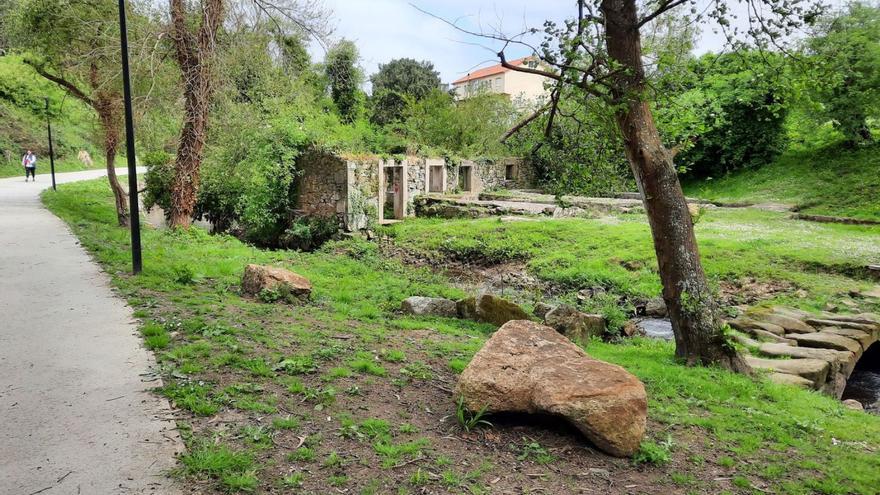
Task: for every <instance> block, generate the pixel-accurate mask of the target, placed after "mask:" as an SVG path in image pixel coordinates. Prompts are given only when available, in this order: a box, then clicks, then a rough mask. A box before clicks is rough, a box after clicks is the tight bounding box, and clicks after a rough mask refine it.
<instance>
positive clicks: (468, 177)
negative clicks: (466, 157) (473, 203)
mask: <svg viewBox="0 0 880 495" xmlns="http://www.w3.org/2000/svg"><path fill="white" fill-rule="evenodd" d="M472 169H473V167H471V166H470V165H462V166H461V167H458V189H459V190H461V191H464V192H467V191H471V190H473V174H472V173H471V172H472Z"/></svg>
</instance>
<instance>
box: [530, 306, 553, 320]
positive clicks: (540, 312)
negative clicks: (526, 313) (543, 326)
mask: <svg viewBox="0 0 880 495" xmlns="http://www.w3.org/2000/svg"><path fill="white" fill-rule="evenodd" d="M555 308H556V306H553V305H550V304H547V303H542V302H540V303H538V304H536V305H535V310H534V311H532V313H534V315H535V316H537V317H538V318H541V319H542V320H543V319H544V317H545V316H547V313H549V312H551V311H553V310H554V309H555Z"/></svg>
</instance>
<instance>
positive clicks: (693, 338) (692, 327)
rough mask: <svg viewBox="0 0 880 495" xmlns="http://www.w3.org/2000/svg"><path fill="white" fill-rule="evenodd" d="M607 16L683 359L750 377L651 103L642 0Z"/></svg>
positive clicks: (624, 114) (614, 0) (611, 5)
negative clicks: (725, 324)
mask: <svg viewBox="0 0 880 495" xmlns="http://www.w3.org/2000/svg"><path fill="white" fill-rule="evenodd" d="M601 11H602V13H603V15H604V16H605V19H606V30H607V32H606V37H605V39H606V47H607V50H608V55H609V57H610V58H611V60H613V61H614V62H615V63H617V64H620V66H621V67H624V68H626V69H627V71H625V72H621V73H620V74H619V75H618V76H617V77H615V78H614V81H613V87H614V89H613V91H612V93H613V96H614V98H615V100H616V101H615V103H617V113H616V120H617V125H618V127H619V129H620V132H621V133H622V135H623V140H624V146H625V149H626V156H627V158H628V160H629V163H630V166H631V168H632V171H633V174H634V175H635V178H636V183H637V184H638V187H639V190H640V192H641V193H642V197H643V201H644V205H645V211H646V213H647V216H648V223H649V224H650V226H651V234H652V236H653V238H654V250H655V251H656V253H657V264H658V266H659V269H660V281H661V283H662V284H663V299H664V300H665V302H666V306H667V308H668V310H669V316H670V319H671V320H672V330H673V332H674V334H675V354H676V357H678V358H680V359H682V360H683V361H685V362H686V363H688V364H691V365H693V364H704V365H710V364H718V365H720V366H723V367H726V368H729V369H733V370H737V371H748V370H749V368H748V366H747V365H746V364H745V362H744V361H743V360H742V358H741V357H739V356H738V355H737V353H736V351H735V349H734V348H733V346H732V345H730V344H729V343H728V341H727V338H726V336H725V335H724V333H723V331H722V325H721V320H720V317H719V314H718V307H717V305H716V303H715V299H714V296H713V294H712V291H711V289H710V287H709V284H708V283H707V281H706V276H705V274H704V272H703V267H702V265H701V264H700V254H699V250H698V249H697V241H696V237H695V236H694V225H693V220H692V219H691V216H690V212H689V211H688V207H687V202H686V201H685V198H684V193H683V192H682V189H681V184H680V183H679V181H678V175H677V174H676V171H675V167H674V165H673V163H672V154H671V153H670V152H669V150H667V149H666V148H665V147H664V146H663V143H662V141H661V139H660V134H659V132H658V131H657V127H656V125H655V124H654V117H653V115H652V113H651V109H650V107H649V105H648V102H647V101H646V98H645V91H646V89H647V85H646V81H645V73H644V70H643V68H642V67H643V66H642V48H641V39H640V35H639V27H638V12H637V9H636V3H635V0H603V1H602V4H601Z"/></svg>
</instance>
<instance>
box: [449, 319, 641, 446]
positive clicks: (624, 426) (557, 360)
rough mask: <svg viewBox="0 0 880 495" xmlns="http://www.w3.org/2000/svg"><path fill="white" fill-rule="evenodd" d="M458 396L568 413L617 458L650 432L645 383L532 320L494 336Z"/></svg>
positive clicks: (490, 407)
mask: <svg viewBox="0 0 880 495" xmlns="http://www.w3.org/2000/svg"><path fill="white" fill-rule="evenodd" d="M459 397H461V398H462V400H463V402H464V405H465V406H466V407H467V408H468V409H470V410H480V409H482V408H483V407H485V408H486V410H487V411H489V412H520V413H537V412H543V413H547V414H551V415H554V416H561V417H563V418H565V419H566V420H568V421H569V422H570V423H572V424H573V425H574V426H575V427H577V428H578V429H579V430H580V431H581V432H582V433H583V434H584V435H585V436H586V437H587V438H588V439H589V440H590V441H591V442H593V444H595V445H596V446H597V447H598V448H599V449H601V450H603V451H605V452H607V453H609V454H611V455H614V456H619V457H625V456H630V455H632V454H634V453H635V452H636V451H638V449H639V444H640V443H641V441H642V438H644V435H645V424H646V420H647V406H648V403H647V396H646V394H645V387H644V385H642V382H641V381H639V379H638V378H636V377H635V376H633V375H632V374H630V373H629V372H627V371H626V370H625V369H623V368H621V367H620V366H616V365H613V364H609V363H605V362H603V361H599V360H596V359H593V358H591V357H589V356H588V355H587V354H586V353H585V352H584V351H583V350H582V349H581V348H579V347H578V346H576V345H574V344H573V343H572V342H571V341H569V340H568V339H566V338H565V337H563V336H562V335H560V334H559V333H558V332H557V331H555V330H554V329H552V328H550V327H546V326H543V325H540V324H538V323H534V322H531V321H511V322H508V323H506V324H505V325H504V326H502V327H501V328H500V329H499V330H498V331H497V332H495V333H494V334H493V335H492V337H491V338H489V340H488V341H487V342H486V343H485V344H484V345H483V348H482V349H480V351H479V352H477V354H476V355H475V356H474V358H473V359H472V360H471V362H470V364H468V366H467V368H465V370H464V371H463V372H462V374H461V376H460V377H459V380H458V383H457V384H456V387H455V398H456V399H458V398H459Z"/></svg>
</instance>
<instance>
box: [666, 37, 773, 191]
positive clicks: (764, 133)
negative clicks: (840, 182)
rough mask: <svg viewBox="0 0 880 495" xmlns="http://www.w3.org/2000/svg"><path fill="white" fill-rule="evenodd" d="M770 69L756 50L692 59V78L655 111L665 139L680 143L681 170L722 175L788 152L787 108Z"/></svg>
mask: <svg viewBox="0 0 880 495" xmlns="http://www.w3.org/2000/svg"><path fill="white" fill-rule="evenodd" d="M765 56H769V55H765ZM777 62H778V61H777ZM756 68H757V69H756ZM772 72H773V68H772V67H768V66H767V62H766V61H765V60H764V59H763V58H761V55H759V54H757V53H737V54H728V55H713V54H709V55H706V56H704V57H702V58H700V59H698V60H696V61H694V62H692V64H691V71H689V74H690V75H689V76H688V77H689V78H690V80H686V81H684V82H683V84H682V86H681V89H680V90H677V91H678V92H677V94H675V95H674V96H673V97H672V98H670V99H669V100H667V101H664V102H661V103H660V104H659V105H658V108H657V112H656V114H657V120H658V123H659V126H660V129H661V131H662V132H663V134H664V138H665V140H666V141H667V143H668V144H669V145H671V146H672V145H675V146H678V147H679V148H680V153H679V154H678V156H677V157H676V159H675V161H676V165H677V166H678V167H679V169H680V170H681V171H683V172H685V173H687V174H688V175H691V176H693V177H718V176H722V175H724V174H726V173H728V172H731V171H734V170H738V169H744V168H756V167H760V166H762V165H765V164H767V163H770V162H772V161H773V160H774V159H775V158H776V157H777V156H778V155H779V154H780V153H781V152H782V151H784V149H785V144H786V138H785V136H786V135H785V117H786V114H787V110H788V109H787V106H786V104H785V103H786V102H785V93H784V90H783V86H782V85H781V84H780V83H778V82H777V81H775V80H774V77H773V76H774V74H772Z"/></svg>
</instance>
